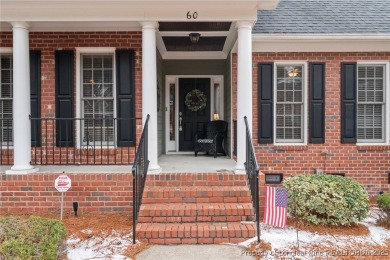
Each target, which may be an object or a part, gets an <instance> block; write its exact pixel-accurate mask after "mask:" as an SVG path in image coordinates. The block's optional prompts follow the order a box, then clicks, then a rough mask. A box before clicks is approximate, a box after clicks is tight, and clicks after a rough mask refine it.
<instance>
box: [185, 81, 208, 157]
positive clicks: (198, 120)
mask: <svg viewBox="0 0 390 260" xmlns="http://www.w3.org/2000/svg"><path fill="white" fill-rule="evenodd" d="M210 101H211V98H210V78H180V79H179V151H193V149H194V144H193V142H194V137H195V133H196V131H202V130H203V127H204V124H205V123H206V122H208V121H210V103H211V102H210Z"/></svg>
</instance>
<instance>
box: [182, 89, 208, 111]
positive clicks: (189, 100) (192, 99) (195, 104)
mask: <svg viewBox="0 0 390 260" xmlns="http://www.w3.org/2000/svg"><path fill="white" fill-rule="evenodd" d="M184 103H185V104H186V106H187V107H188V109H189V110H191V111H192V112H196V111H198V110H202V109H204V108H205V107H206V105H207V97H206V95H205V94H204V93H203V92H202V91H200V90H199V89H194V90H191V91H190V92H188V93H187V95H186V96H185V100H184Z"/></svg>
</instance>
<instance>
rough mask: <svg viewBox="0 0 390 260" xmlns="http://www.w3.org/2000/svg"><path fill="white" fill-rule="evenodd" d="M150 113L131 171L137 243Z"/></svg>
mask: <svg viewBox="0 0 390 260" xmlns="http://www.w3.org/2000/svg"><path fill="white" fill-rule="evenodd" d="M149 118H150V116H149V115H148V116H147V117H146V121H145V125H144V129H143V131H142V135H141V139H140V142H139V145H138V149H137V153H136V155H135V160H134V163H133V168H132V170H131V172H132V173H133V244H135V242H136V241H135V235H136V234H135V233H136V228H137V221H138V214H139V209H140V207H141V203H142V194H143V192H144V187H145V181H146V175H147V174H148V167H149V158H148V125H149Z"/></svg>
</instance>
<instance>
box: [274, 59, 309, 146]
mask: <svg viewBox="0 0 390 260" xmlns="http://www.w3.org/2000/svg"><path fill="white" fill-rule="evenodd" d="M302 70H303V66H294V65H285V66H284V65H280V66H279V65H278V66H277V68H276V75H277V79H276V141H277V142H302V141H303V136H302V129H303V120H302V118H303V81H302Z"/></svg>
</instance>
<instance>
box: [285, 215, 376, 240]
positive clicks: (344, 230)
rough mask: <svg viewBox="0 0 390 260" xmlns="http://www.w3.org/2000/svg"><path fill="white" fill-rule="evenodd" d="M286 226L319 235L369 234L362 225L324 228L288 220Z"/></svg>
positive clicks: (291, 219)
mask: <svg viewBox="0 0 390 260" xmlns="http://www.w3.org/2000/svg"><path fill="white" fill-rule="evenodd" d="M287 226H288V227H292V228H296V227H298V230H299V231H307V232H311V233H317V234H320V235H345V236H365V235H368V234H370V231H369V230H368V228H367V227H366V226H365V225H363V224H352V225H350V226H324V225H315V224H312V223H308V222H302V221H298V222H297V223H295V219H293V218H289V219H288V221H287Z"/></svg>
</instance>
